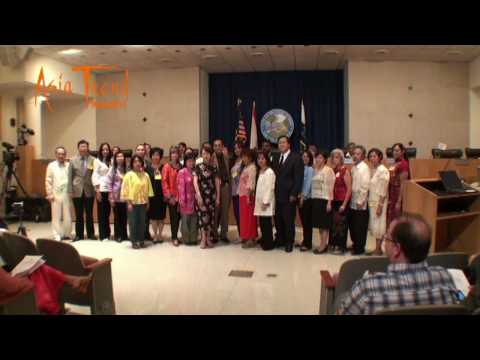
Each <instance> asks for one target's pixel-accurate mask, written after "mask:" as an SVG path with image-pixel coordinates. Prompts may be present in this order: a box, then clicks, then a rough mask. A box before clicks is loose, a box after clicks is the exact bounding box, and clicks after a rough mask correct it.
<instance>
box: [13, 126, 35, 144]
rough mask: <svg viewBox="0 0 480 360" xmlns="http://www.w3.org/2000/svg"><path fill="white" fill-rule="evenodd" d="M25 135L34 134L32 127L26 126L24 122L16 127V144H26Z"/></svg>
mask: <svg viewBox="0 0 480 360" xmlns="http://www.w3.org/2000/svg"><path fill="white" fill-rule="evenodd" d="M27 135H35V131H33V130H32V129H30V128H28V127H27V126H26V125H25V124H23V125H22V126H20V127H19V128H18V129H17V142H18V145H27V144H28V141H27V138H26V136H27Z"/></svg>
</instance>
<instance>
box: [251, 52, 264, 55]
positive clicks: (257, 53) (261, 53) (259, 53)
mask: <svg viewBox="0 0 480 360" xmlns="http://www.w3.org/2000/svg"><path fill="white" fill-rule="evenodd" d="M251 55H252V56H263V55H265V53H264V52H261V51H256V52H253V53H251Z"/></svg>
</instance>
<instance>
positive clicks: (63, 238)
mask: <svg viewBox="0 0 480 360" xmlns="http://www.w3.org/2000/svg"><path fill="white" fill-rule="evenodd" d="M63 240H72V238H71V237H70V236H62V241H63Z"/></svg>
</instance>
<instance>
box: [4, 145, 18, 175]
mask: <svg viewBox="0 0 480 360" xmlns="http://www.w3.org/2000/svg"><path fill="white" fill-rule="evenodd" d="M2 146H3V147H4V148H5V149H6V150H4V151H3V163H4V164H5V166H6V167H7V168H8V169H9V170H11V169H12V168H13V163H14V162H15V161H18V160H20V156H19V155H18V153H17V152H16V151H15V146H13V145H12V144H10V143H7V142H2Z"/></svg>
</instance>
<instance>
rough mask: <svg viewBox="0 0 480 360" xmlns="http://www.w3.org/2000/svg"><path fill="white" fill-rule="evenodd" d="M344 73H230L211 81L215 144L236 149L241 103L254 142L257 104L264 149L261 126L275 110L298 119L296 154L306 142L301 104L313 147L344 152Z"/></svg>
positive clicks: (211, 124)
mask: <svg viewBox="0 0 480 360" xmlns="http://www.w3.org/2000/svg"><path fill="white" fill-rule="evenodd" d="M343 81H344V76H343V70H328V71H285V72H255V73H229V74H210V75H209V113H210V115H209V138H210V141H213V140H214V139H216V138H220V139H223V140H224V141H225V144H226V145H227V146H228V147H231V146H233V142H234V138H235V131H236V129H237V127H238V113H237V110H236V101H237V98H240V99H241V100H242V105H241V110H242V112H243V115H244V120H245V127H246V129H247V134H248V140H249V141H250V125H251V119H252V104H253V101H255V105H256V115H257V132H258V141H259V146H260V143H261V141H262V140H263V139H264V138H263V135H262V133H261V126H260V121H261V119H262V117H263V115H264V114H265V113H266V112H267V111H269V110H271V109H275V108H279V109H283V110H285V111H287V112H289V113H290V115H292V117H293V120H294V124H295V129H294V132H293V135H292V145H293V147H294V149H297V150H298V149H299V148H300V145H299V140H300V137H301V133H300V131H301V122H300V119H301V99H302V98H303V103H304V107H305V118H306V122H307V127H306V135H307V140H308V141H307V142H308V143H310V144H315V145H317V146H319V147H320V148H321V149H325V150H331V149H333V148H335V147H343V146H344V128H345V120H344V85H343Z"/></svg>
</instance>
